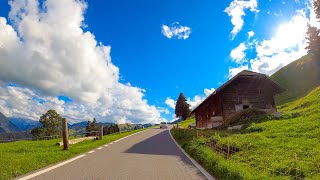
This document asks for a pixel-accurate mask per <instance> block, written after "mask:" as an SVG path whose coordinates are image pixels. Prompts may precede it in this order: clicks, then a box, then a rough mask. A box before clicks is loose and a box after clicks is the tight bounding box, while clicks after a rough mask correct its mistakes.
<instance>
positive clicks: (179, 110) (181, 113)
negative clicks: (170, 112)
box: [174, 93, 191, 120]
mask: <svg viewBox="0 0 320 180" xmlns="http://www.w3.org/2000/svg"><path fill="white" fill-rule="evenodd" d="M174 112H175V114H176V117H182V119H183V120H185V119H187V118H188V116H189V114H190V112H191V110H190V105H189V104H188V103H187V99H186V97H185V96H184V94H183V93H180V95H179V97H178V100H177V103H176V108H175V111H174Z"/></svg>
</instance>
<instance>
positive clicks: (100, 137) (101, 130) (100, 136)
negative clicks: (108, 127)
mask: <svg viewBox="0 0 320 180" xmlns="http://www.w3.org/2000/svg"><path fill="white" fill-rule="evenodd" d="M102 138H103V125H101V126H100V133H99V139H100V140H102Z"/></svg>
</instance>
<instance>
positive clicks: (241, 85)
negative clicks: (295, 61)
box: [192, 70, 284, 128]
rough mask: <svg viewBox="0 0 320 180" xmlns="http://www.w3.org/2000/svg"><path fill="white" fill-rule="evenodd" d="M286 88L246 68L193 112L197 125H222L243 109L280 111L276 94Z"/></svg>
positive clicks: (198, 126) (205, 126) (208, 126)
mask: <svg viewBox="0 0 320 180" xmlns="http://www.w3.org/2000/svg"><path fill="white" fill-rule="evenodd" d="M283 91H284V90H283V89H282V88H281V87H280V86H278V85H277V84H276V83H275V82H273V81H272V80H271V79H269V77H268V76H267V75H265V74H260V73H255V72H251V71H246V70H245V71H242V72H240V73H239V74H237V75H236V76H234V77H233V78H232V79H230V80H229V81H228V82H226V83H225V84H223V85H222V86H221V87H219V88H218V89H217V90H216V91H215V92H213V93H212V94H211V95H210V96H208V97H207V98H206V99H205V100H204V101H203V102H202V103H201V104H199V105H198V106H197V107H196V108H195V109H194V110H193V111H192V113H195V117H196V125H197V128H213V127H218V126H220V125H222V124H223V123H224V121H225V120H226V119H227V118H228V117H230V116H231V115H232V114H234V113H235V112H238V111H241V110H243V109H247V108H256V109H260V110H264V111H267V112H270V113H274V112H276V111H277V109H276V107H275V102H274V96H275V95H276V94H279V93H281V92H283Z"/></svg>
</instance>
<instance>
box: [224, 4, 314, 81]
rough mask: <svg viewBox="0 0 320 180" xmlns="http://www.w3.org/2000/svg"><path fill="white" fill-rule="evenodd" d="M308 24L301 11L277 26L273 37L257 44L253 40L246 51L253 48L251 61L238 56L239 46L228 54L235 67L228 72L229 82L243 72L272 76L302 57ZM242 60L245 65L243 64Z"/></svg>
mask: <svg viewBox="0 0 320 180" xmlns="http://www.w3.org/2000/svg"><path fill="white" fill-rule="evenodd" d="M310 17H311V15H310ZM311 18H312V17H311ZM308 22H310V20H309V19H308V18H307V17H306V12H305V11H304V10H298V11H296V14H295V15H294V16H293V17H292V18H291V20H290V21H288V22H287V23H284V24H282V25H280V26H279V28H278V30H277V31H276V32H275V35H274V36H273V37H271V38H270V39H263V40H261V41H258V40H256V39H255V40H254V41H253V42H251V45H250V46H249V48H253V49H254V50H255V51H256V53H257V55H256V57H254V58H253V59H247V57H246V54H245V53H244V54H242V53H241V52H242V51H241V50H244V51H245V50H246V49H243V48H242V49H241V48H240V46H239V47H238V48H236V49H234V50H232V52H231V57H232V58H233V59H234V61H235V62H237V63H238V67H231V68H229V78H231V77H233V76H234V75H236V74H237V73H238V72H240V71H242V70H246V69H250V70H252V71H255V72H260V73H264V74H268V75H272V74H273V73H275V72H276V71H277V70H279V69H281V68H282V67H284V66H286V65H287V64H289V63H291V62H292V61H294V60H297V59H299V58H300V57H302V56H304V55H306V54H307V50H306V49H305V47H306V46H307V41H306V31H307V23H308ZM240 45H241V44H240ZM247 48H248V47H247ZM239 49H240V50H239ZM236 52H238V53H236ZM232 54H233V55H232ZM242 55H244V56H242ZM244 59H247V60H248V61H243V60H244Z"/></svg>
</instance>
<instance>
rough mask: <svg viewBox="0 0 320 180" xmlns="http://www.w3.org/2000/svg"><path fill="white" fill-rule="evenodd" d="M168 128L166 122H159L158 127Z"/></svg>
mask: <svg viewBox="0 0 320 180" xmlns="http://www.w3.org/2000/svg"><path fill="white" fill-rule="evenodd" d="M167 128H168V123H167V122H161V123H160V129H167Z"/></svg>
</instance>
